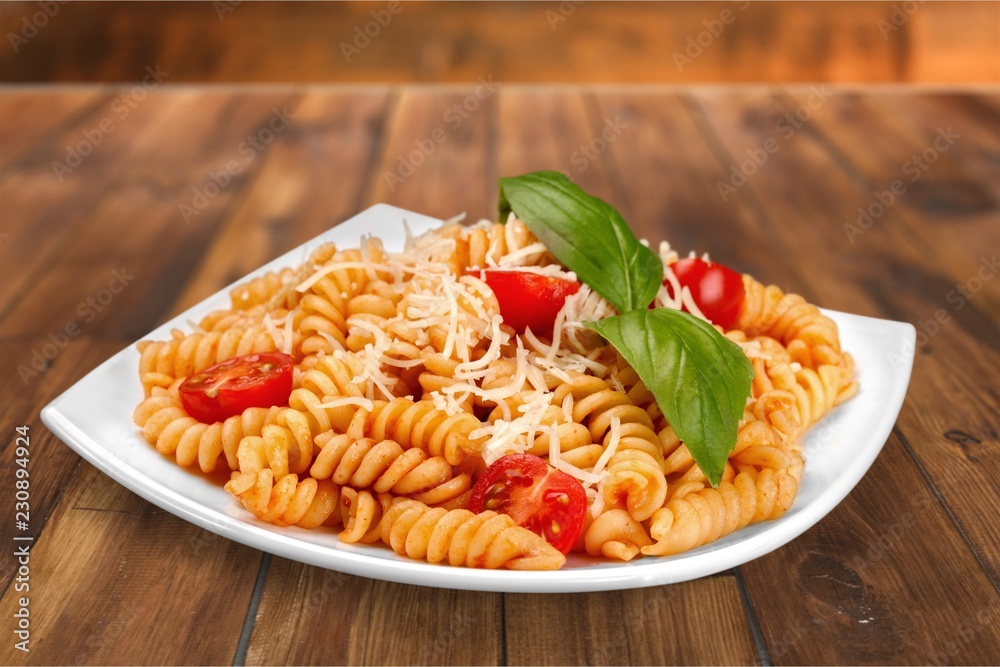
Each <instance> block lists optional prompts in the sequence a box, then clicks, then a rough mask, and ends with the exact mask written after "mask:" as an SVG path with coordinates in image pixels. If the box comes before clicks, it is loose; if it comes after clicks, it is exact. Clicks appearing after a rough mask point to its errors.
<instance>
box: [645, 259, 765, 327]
mask: <svg viewBox="0 0 1000 667" xmlns="http://www.w3.org/2000/svg"><path fill="white" fill-rule="evenodd" d="M670 268H671V269H673V271H674V275H675V276H677V281H678V282H679V283H680V284H681V287H687V288H688V289H689V290H691V296H692V297H693V298H694V302H695V303H696V304H697V305H698V308H699V309H701V312H702V313H703V314H704V315H705V317H707V318H708V319H709V320H711V322H712V323H713V324H718V325H719V326H720V327H722V328H723V329H729V328H730V327H732V325H734V324H735V323H736V318H737V317H739V314H740V306H742V305H743V300H744V299H745V298H746V293H745V291H744V289H743V277H742V276H741V275H740V274H738V273H736V272H735V271H733V270H732V269H730V268H729V267H728V266H724V265H722V264H716V263H715V262H706V261H705V260H703V259H699V258H693V259H682V260H680V261H678V262H676V263H675V264H671V265H670ZM663 284H664V285H666V287H667V292H669V293H670V296H671V297H673V288H672V287H671V285H670V283H669V282H667V281H664V282H663Z"/></svg>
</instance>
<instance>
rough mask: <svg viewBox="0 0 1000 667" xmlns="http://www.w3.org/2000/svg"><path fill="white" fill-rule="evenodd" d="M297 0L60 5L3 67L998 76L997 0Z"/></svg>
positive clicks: (114, 71)
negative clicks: (442, 0)
mask: <svg viewBox="0 0 1000 667" xmlns="http://www.w3.org/2000/svg"><path fill="white" fill-rule="evenodd" d="M292 7H293V8H292V9H290V8H289V7H285V6H282V5H268V4H262V3H243V4H241V5H214V6H202V5H187V4H186V3H166V2H158V3H155V4H153V5H149V6H145V5H140V6H123V7H120V8H117V7H116V8H114V9H112V8H110V7H107V8H105V7H103V6H101V5H83V6H77V5H75V4H70V5H63V6H61V7H60V9H59V14H57V15H56V16H55V17H54V18H53V19H52V20H49V21H48V22H47V25H45V26H44V27H43V28H42V29H40V30H38V34H37V35H36V36H35V37H33V38H32V39H31V40H30V42H29V43H28V44H26V45H23V46H22V47H21V48H20V49H19V52H18V53H16V54H15V53H14V52H13V46H12V45H11V44H10V43H9V40H5V41H4V42H2V43H0V53H3V56H4V58H5V61H6V62H8V63H10V65H8V66H6V67H5V68H4V71H3V73H2V76H3V78H4V80H7V81H129V80H135V79H140V78H141V77H142V68H143V67H144V66H145V65H147V64H155V63H161V64H162V65H163V66H164V68H165V69H166V70H167V71H170V72H171V75H172V80H173V81H183V82H190V81H215V82H232V81H254V82H275V81H284V82H296V81H304V80H305V81H323V82H365V83H367V82H371V81H380V82H426V81H445V82H452V83H454V82H462V83H471V82H474V81H475V80H476V79H477V77H478V76H479V75H480V74H481V73H482V72H485V71H492V72H494V73H495V74H496V76H497V78H498V79H502V80H505V81H521V82H552V81H558V82H576V83H590V82H595V81H599V82H656V83H666V82H680V83H696V82H759V81H765V82H774V83H787V82H790V81H840V82H852V83H853V82H887V81H913V82H945V83H954V82H974V81H993V82H995V81H997V80H998V76H1000V72H998V66H997V64H996V60H997V59H996V57H995V56H996V54H997V53H998V49H1000V43H998V38H997V35H996V30H995V29H994V28H995V27H996V24H997V19H996V15H997V13H996V9H995V6H991V4H990V3H978V2H950V3H939V4H932V5H931V6H929V7H928V6H924V5H921V6H919V10H917V11H912V10H911V11H910V12H909V13H905V12H904V11H903V10H902V9H900V10H894V8H892V7H891V6H889V5H886V4H882V3H872V2H848V3H839V2H808V1H798V2H786V3H782V4H781V5H775V4H771V3H760V4H758V3H743V2H739V3H729V2H706V3H697V4H690V3H682V4H660V3H642V2H628V3H624V4H622V3H616V4H615V5H609V4H607V3H575V4H574V3H571V4H568V5H563V6H556V7H553V6H552V5H551V4H549V3H543V2H519V3H503V4H493V5H481V4H478V3H473V2H463V3H461V4H460V5H457V6H446V5H440V4H437V3H425V2H421V3H404V4H403V5H402V6H401V9H400V10H399V11H397V13H395V14H393V13H390V12H389V11H388V7H372V6H371V5H369V4H366V3H361V2H349V3H337V4H335V5H330V6H323V5H313V4H310V3H295V5H293V6H292ZM392 7H393V8H395V6H392ZM908 8H909V6H908ZM37 11H38V7H37V6H36V5H35V4H33V3H24V2H22V3H3V4H2V5H0V32H2V33H3V34H4V35H7V34H8V33H15V34H17V33H20V32H21V30H22V29H23V24H22V20H23V19H24V17H26V16H30V15H31V14H33V13H35V12H37ZM894 11H895V12H896V13H898V16H894ZM373 12H375V14H374V15H373ZM724 12H728V13H727V14H724ZM909 14H913V16H912V18H911V16H910V15H909ZM894 21H895V23H896V24H898V25H894V24H893V22H894ZM897 28H898V29H897ZM366 30H367V32H368V35H365V34H364V32H365V31H366ZM372 35H373V36H372ZM512 35H516V36H517V38H516V39H513V38H512V37H511V36H512ZM94 43H100V44H103V45H106V47H105V48H102V49H93V48H91V47H92V44H94ZM192 44H195V45H197V48H192V47H191V45H192ZM990 56H992V57H990ZM683 58H689V60H687V61H685V60H684V59H683Z"/></svg>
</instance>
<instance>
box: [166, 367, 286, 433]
mask: <svg viewBox="0 0 1000 667" xmlns="http://www.w3.org/2000/svg"><path fill="white" fill-rule="evenodd" d="M292 366H293V361H292V358H291V357H290V356H288V355H287V354H282V353H281V352H262V353H259V354H248V355H245V356H242V357H234V358H232V359H229V360H227V361H223V362H222V363H219V364H216V365H214V366H210V367H209V368H206V369H205V370H203V371H202V372H200V373H196V374H194V375H192V376H191V377H189V378H188V379H187V380H185V381H184V382H183V383H181V386H180V388H179V392H180V395H181V404H182V405H183V406H184V409H185V410H187V412H188V414H189V415H191V416H192V417H194V418H195V419H197V420H198V421H200V422H204V423H206V424H212V423H215V422H218V421H222V420H224V419H226V418H228V417H232V416H233V415H238V414H242V413H243V411H244V410H246V409H247V408H269V407H271V406H272V405H288V396H289V395H290V394H291V393H292Z"/></svg>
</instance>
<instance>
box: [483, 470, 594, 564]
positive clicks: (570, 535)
mask: <svg viewBox="0 0 1000 667" xmlns="http://www.w3.org/2000/svg"><path fill="white" fill-rule="evenodd" d="M469 509H470V510H472V511H473V512H476V513H477V514H478V513H479V512H482V511H483V510H493V511H495V512H500V513H501V514H507V515H509V516H510V517H511V518H512V519H514V521H515V523H517V525H519V526H524V527H525V528H527V529H529V530H531V531H532V532H534V533H537V534H538V535H541V536H542V537H544V538H545V541H546V542H548V543H549V544H551V545H552V546H553V547H555V548H556V549H558V550H559V551H561V552H562V553H564V554H565V553H569V550H570V549H572V548H573V546H574V545H575V544H576V542H577V540H578V539H579V538H580V533H581V532H582V531H583V523H584V518H585V517H586V513H587V493H586V491H584V490H583V485H582V484H580V482H579V481H577V480H576V479H575V478H573V477H570V476H569V475H567V474H566V473H564V472H563V471H561V470H556V469H555V468H553V467H552V466H550V465H549V464H548V463H546V462H545V461H544V460H543V459H540V458H538V457H537V456H534V455H532V454H509V455H507V456H504V457H503V458H501V459H497V460H496V461H495V462H494V463H493V465H491V466H490V467H489V468H487V469H486V471H485V472H484V473H483V475H482V477H480V478H479V480H478V481H477V482H476V485H475V486H474V487H472V498H471V499H470V500H469Z"/></svg>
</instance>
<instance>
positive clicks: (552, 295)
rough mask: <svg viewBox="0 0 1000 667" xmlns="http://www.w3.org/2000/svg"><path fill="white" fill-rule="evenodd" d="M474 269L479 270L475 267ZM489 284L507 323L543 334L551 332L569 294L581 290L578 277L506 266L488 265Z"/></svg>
mask: <svg viewBox="0 0 1000 667" xmlns="http://www.w3.org/2000/svg"><path fill="white" fill-rule="evenodd" d="M471 273H472V274H473V275H477V274H478V273H479V272H478V271H477V270H475V269H473V270H472V271H471ZM486 284H487V285H489V286H490V289H492V290H493V293H494V294H496V295H497V301H498V302H500V314H501V315H503V321H504V323H505V324H509V325H510V326H512V327H514V329H515V330H516V331H518V332H519V333H524V330H525V329H528V328H530V329H531V332H532V333H534V334H538V335H542V336H551V335H552V325H553V324H555V321H556V315H558V314H559V310H560V309H561V308H562V307H563V304H564V303H565V302H566V297H568V296H570V295H571V294H576V293H577V292H578V291H579V290H580V283H578V282H576V281H575V280H565V279H563V278H553V277H551V276H541V275H538V274H537V273H528V272H526V271H505V270H503V269H486Z"/></svg>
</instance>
